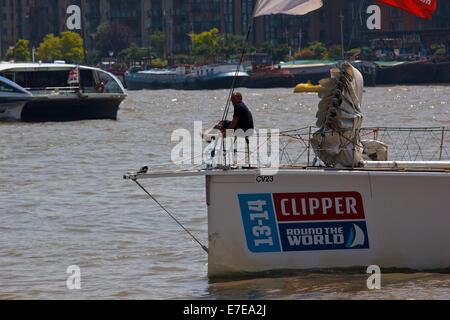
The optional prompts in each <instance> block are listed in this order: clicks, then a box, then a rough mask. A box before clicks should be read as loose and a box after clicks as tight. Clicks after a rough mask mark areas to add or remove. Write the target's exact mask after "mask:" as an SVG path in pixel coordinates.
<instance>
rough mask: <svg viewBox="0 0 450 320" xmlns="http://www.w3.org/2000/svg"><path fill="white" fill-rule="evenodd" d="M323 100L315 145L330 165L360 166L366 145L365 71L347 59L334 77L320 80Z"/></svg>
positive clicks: (318, 153) (334, 73) (333, 72)
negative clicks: (362, 134)
mask: <svg viewBox="0 0 450 320" xmlns="http://www.w3.org/2000/svg"><path fill="white" fill-rule="evenodd" d="M320 84H321V86H322V88H321V89H320V92H319V97H320V98H321V101H320V103H319V111H318V112H317V126H318V127H319V128H320V129H319V131H317V132H316V133H314V135H313V137H312V139H311V145H312V146H313V148H314V151H315V153H316V155H317V157H318V158H319V159H320V160H322V162H323V163H325V164H326V165H327V166H328V167H358V166H360V165H361V159H362V151H363V145H362V143H361V139H360V136H359V132H360V129H361V124H362V121H363V114H362V112H361V103H362V97H363V88H364V80H363V76H362V75H361V72H359V71H358V70H357V69H356V68H354V67H353V66H352V65H351V64H349V63H347V62H345V63H343V64H342V66H341V68H340V69H333V70H332V78H328V79H323V80H321V81H320Z"/></svg>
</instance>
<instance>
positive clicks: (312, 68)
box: [279, 60, 338, 84]
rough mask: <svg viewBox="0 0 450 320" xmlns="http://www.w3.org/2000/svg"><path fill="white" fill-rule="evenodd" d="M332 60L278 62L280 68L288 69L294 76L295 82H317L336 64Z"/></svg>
mask: <svg viewBox="0 0 450 320" xmlns="http://www.w3.org/2000/svg"><path fill="white" fill-rule="evenodd" d="M337 63H338V62H337V61H333V60H295V61H288V62H284V63H280V65H279V67H280V68H281V69H284V70H287V71H289V73H290V74H292V75H293V76H294V82H295V83H302V82H308V81H310V82H312V83H314V84H317V83H319V81H320V80H321V79H323V78H326V77H328V76H329V74H330V70H331V69H332V68H334V67H336V65H337Z"/></svg>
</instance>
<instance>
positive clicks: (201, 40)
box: [189, 28, 220, 57]
mask: <svg viewBox="0 0 450 320" xmlns="http://www.w3.org/2000/svg"><path fill="white" fill-rule="evenodd" d="M189 37H190V38H191V42H192V53H193V54H195V55H200V56H206V57H213V56H215V55H217V53H218V52H219V48H220V35H219V29H217V28H212V29H211V30H209V31H204V32H201V33H193V32H191V33H189Z"/></svg>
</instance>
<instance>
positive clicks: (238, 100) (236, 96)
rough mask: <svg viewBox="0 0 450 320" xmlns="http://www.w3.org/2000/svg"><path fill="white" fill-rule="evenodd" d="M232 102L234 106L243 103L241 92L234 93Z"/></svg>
mask: <svg viewBox="0 0 450 320" xmlns="http://www.w3.org/2000/svg"><path fill="white" fill-rule="evenodd" d="M231 102H232V103H233V105H236V104H238V103H241V102H242V94H241V93H240V92H235V93H233V95H232V96H231Z"/></svg>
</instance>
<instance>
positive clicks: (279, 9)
mask: <svg viewBox="0 0 450 320" xmlns="http://www.w3.org/2000/svg"><path fill="white" fill-rule="evenodd" d="M322 5H323V3H322V0H259V1H258V4H257V5H256V8H255V15H254V16H255V17H258V16H265V15H271V14H290V15H303V14H307V13H308V12H311V11H314V10H317V9H319V8H320V7H322Z"/></svg>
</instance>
